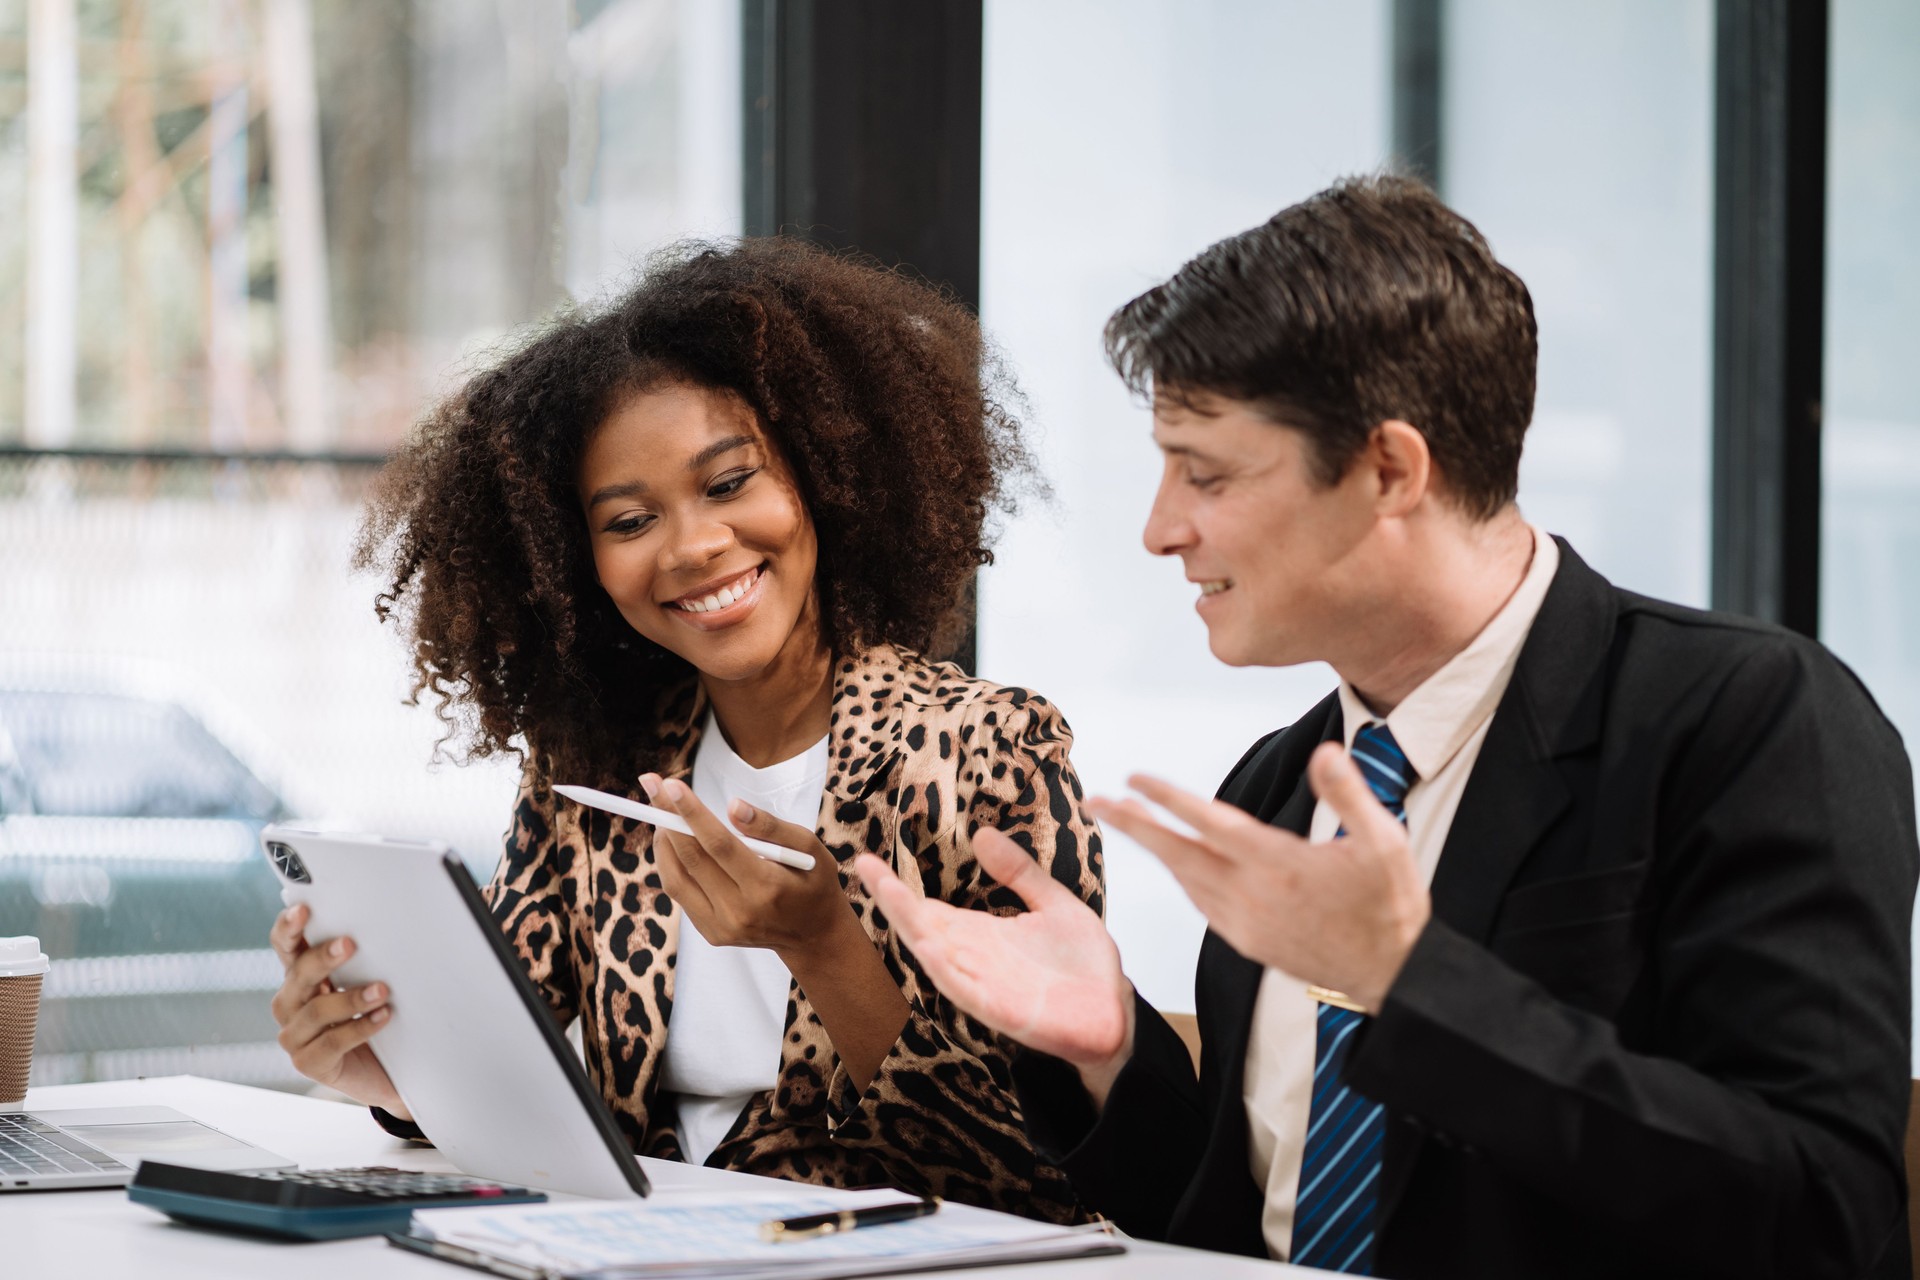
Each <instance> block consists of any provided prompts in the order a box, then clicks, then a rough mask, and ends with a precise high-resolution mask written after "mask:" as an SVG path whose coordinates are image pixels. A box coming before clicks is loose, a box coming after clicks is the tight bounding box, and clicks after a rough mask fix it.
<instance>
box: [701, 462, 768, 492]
mask: <svg viewBox="0 0 1920 1280" xmlns="http://www.w3.org/2000/svg"><path fill="white" fill-rule="evenodd" d="M754 470H758V468H755V469H754ZM753 476H754V471H752V470H749V471H735V472H733V473H731V474H729V475H724V476H722V477H720V479H718V480H716V481H714V482H713V484H712V486H711V487H709V488H708V490H707V496H708V497H709V498H731V497H732V496H733V495H734V494H736V493H738V492H740V490H741V488H742V487H743V486H744V485H745V484H746V483H747V481H749V480H751V479H753Z"/></svg>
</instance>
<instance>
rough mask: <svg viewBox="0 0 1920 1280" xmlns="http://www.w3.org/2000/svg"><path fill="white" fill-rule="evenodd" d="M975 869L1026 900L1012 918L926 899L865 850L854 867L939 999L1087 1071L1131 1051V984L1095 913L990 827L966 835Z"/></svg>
mask: <svg viewBox="0 0 1920 1280" xmlns="http://www.w3.org/2000/svg"><path fill="white" fill-rule="evenodd" d="M973 853H974V857H976V858H977V859H979V862H980V867H981V869H982V870H983V871H985V872H986V873H987V874H988V875H991V876H992V877H993V878H994V879H995V880H997V881H999V882H1000V883H1001V884H1003V885H1006V886H1007V887H1008V888H1009V889H1012V890H1013V891H1014V892H1015V893H1016V894H1018V895H1019V896H1020V900H1021V901H1022V902H1024V903H1026V904H1027V910H1026V911H1024V912H1022V913H1021V914H1019V915H1015V916H998V915H993V914H991V913H989V912H986V911H969V910H966V909H964V908H960V907H956V906H953V905H952V904H951V903H946V902H939V901H934V900H929V899H928V898H926V897H925V896H923V895H922V894H921V893H920V892H919V890H918V889H917V888H916V887H913V886H909V885H906V884H903V883H901V881H900V879H899V877H897V876H895V875H894V874H893V871H892V869H891V868H889V867H888V866H887V864H886V863H884V862H882V861H881V860H880V859H879V858H876V857H874V856H873V855H872V854H862V855H861V856H860V858H859V859H858V861H857V862H856V863H855V864H854V865H855V869H856V870H858V871H859V873H860V879H861V880H862V881H863V882H865V884H866V886H867V890H868V892H870V893H872V894H873V896H874V900H875V901H876V902H877V903H878V904H879V906H880V909H881V910H882V911H883V912H885V913H886V917H887V920H888V922H889V923H890V924H891V925H892V927H893V930H894V932H895V933H897V934H898V935H899V937H900V940H901V941H902V942H904V943H905V944H906V945H907V947H908V949H909V950H911V951H912V952H913V954H914V956H915V957H916V958H917V959H918V960H919V962H920V964H921V967H922V968H924V969H925V970H926V972H927V976H928V977H930V978H932V979H933V982H934V985H936V986H938V987H939V988H940V990H941V992H942V994H944V995H945V996H946V997H947V999H949V1000H951V1001H953V1003H954V1004H956V1005H958V1006H959V1007H960V1008H961V1009H964V1010H965V1011H966V1012H967V1013H969V1014H971V1015H972V1016H974V1017H975V1018H978V1019H979V1020H980V1021H982V1022H984V1023H986V1024H987V1025H988V1026H990V1027H992V1028H994V1029H995V1030H997V1031H999V1032H1001V1033H1002V1034H1004V1035H1007V1036H1010V1037H1012V1038H1013V1039H1015V1040H1017V1041H1019V1042H1020V1043H1021V1044H1023V1045H1026V1046H1027V1047H1028V1048H1030V1049H1037V1050H1039V1051H1040V1052H1042V1053H1050V1054H1052V1055H1054V1056H1055V1057H1058V1058H1064V1059H1065V1060H1067V1061H1068V1062H1071V1063H1073V1064H1074V1065H1075V1066H1077V1067H1079V1068H1080V1069H1081V1072H1082V1074H1083V1075H1088V1076H1089V1082H1090V1083H1091V1082H1092V1077H1094V1076H1100V1075H1106V1074H1108V1073H1109V1072H1110V1071H1117V1070H1118V1066H1119V1063H1121V1062H1124V1061H1125V1056H1126V1053H1127V1051H1128V1050H1129V1049H1130V1048H1131V1039H1132V1030H1133V1028H1132V1020H1133V988H1132V987H1131V986H1130V985H1129V984H1128V982H1127V979H1126V975H1125V974H1123V973H1121V971H1120V951H1119V949H1118V948H1117V947H1115V946H1114V944H1113V939H1112V937H1110V936H1109V935H1108V933H1107V929H1106V926H1105V925H1104V924H1102V923H1101V921H1100V917H1099V916H1098V915H1096V914H1094V912H1093V910H1092V909H1091V908H1090V907H1088V906H1087V904H1086V903H1084V902H1082V901H1081V900H1080V899H1079V898H1078V897H1076V896H1075V895H1074V894H1073V893H1072V892H1071V891H1069V890H1068V889H1067V888H1066V886H1064V885H1062V884H1059V883H1058V882H1056V881H1055V880H1053V879H1052V878H1051V877H1049V876H1048V875H1047V873H1046V872H1045V871H1042V870H1041V869H1040V865H1039V864H1038V863H1037V862H1035V861H1034V860H1033V857H1032V856H1031V855H1030V854H1028V853H1027V851H1026V850H1024V849H1022V848H1021V847H1020V846H1019V845H1017V844H1015V843H1014V842H1013V841H1012V840H1011V839H1009V838H1008V837H1007V836H1006V835H1004V834H1002V833H1001V832H999V831H995V830H993V829H991V828H985V827H983V828H981V829H979V830H977V831H975V832H974V833H973Z"/></svg>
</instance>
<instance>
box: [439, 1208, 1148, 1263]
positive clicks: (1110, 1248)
mask: <svg viewBox="0 0 1920 1280" xmlns="http://www.w3.org/2000/svg"><path fill="white" fill-rule="evenodd" d="M899 1199H900V1193H899V1192H897V1191H875V1192H859V1193H845V1192H840V1193H836V1192H831V1191H828V1192H813V1193H808V1192H799V1193H795V1194H791V1195H789V1194H779V1193H776V1194H772V1195H756V1196H742V1195H739V1194H738V1193H732V1194H728V1193H716V1194H710V1195H709V1194H690V1195H685V1196H676V1197H674V1198H672V1199H671V1200H667V1199H664V1198H663V1199H661V1200H656V1201H646V1202H641V1203H627V1202H624V1201H623V1202H617V1203H616V1202H604V1201H603V1202H587V1203H574V1204H548V1205H528V1206H525V1207H524V1208H499V1209H423V1210H420V1211H418V1212H416V1213H415V1214H414V1215H413V1231H412V1234H413V1235H414V1236H415V1237H416V1238H422V1239H426V1240H431V1241H432V1242H434V1243H435V1244H436V1245H441V1246H448V1247H449V1248H448V1249H447V1255H448V1256H455V1255H456V1254H457V1253H458V1252H465V1253H469V1254H476V1255H479V1256H480V1257H481V1258H484V1259H488V1260H491V1261H493V1262H496V1263H504V1264H507V1266H508V1267H510V1268H515V1269H520V1270H523V1271H524V1272H525V1273H530V1274H533V1275H539V1276H554V1277H570V1278H574V1277H578V1278H588V1277H594V1278H602V1277H603V1278H606V1280H616V1278H617V1280H628V1278H633V1280H638V1278H640V1277H647V1278H649V1280H672V1278H675V1277H687V1278H689V1280H692V1278H695V1277H706V1276H717V1275H726V1276H729V1277H736V1276H737V1277H761V1276H765V1277H775V1276H778V1277H780V1278H781V1280H823V1278H825V1277H835V1276H861V1275H878V1274H882V1273H884V1272H889V1271H905V1270H922V1269H931V1268H937V1267H950V1266H963V1265H970V1264H978V1263H981V1262H1001V1261H1005V1262H1013V1261H1026V1260H1039V1259H1042V1258H1051V1257H1083V1256H1086V1255H1089V1254H1094V1253H1117V1252H1121V1251H1122V1250H1121V1246H1120V1245H1119V1244H1118V1243H1117V1242H1116V1241H1115V1240H1114V1239H1113V1238H1112V1237H1111V1236H1110V1235H1108V1234H1107V1233H1105V1232H1103V1231H1100V1230H1098V1229H1095V1228H1087V1227H1060V1226H1055V1225H1053V1224H1051V1223H1045V1222H1032V1221H1029V1220H1028V1219H1025V1218H1016V1217H1013V1216H1011V1215H1009V1214H1004V1213H993V1212H990V1211H988V1210H985V1209H974V1208H970V1207H969V1206H966V1205H953V1204H949V1205H944V1206H942V1208H941V1210H940V1211H939V1212H938V1213H935V1214H932V1215H930V1216H928V1217H924V1218H916V1219H913V1220H911V1221H907V1222H895V1223H888V1224H886V1225H884V1226H874V1227H862V1228H861V1229H859V1230H857V1231H848V1232H844V1233H840V1234H836V1235H828V1236H821V1237H817V1238H814V1239H810V1240H802V1241H795V1242H792V1243H783V1244H772V1243H768V1242H766V1241H763V1240H761V1239H760V1224H761V1223H763V1222H767V1221H769V1220H771V1219H774V1218H797V1217H800V1216H802V1215H805V1214H813V1213H832V1212H837V1211H839V1210H843V1209H849V1208H860V1207H863V1206H865V1205H870V1204H890V1203H894V1202H896V1201H898V1200H899ZM461 1260H463V1261H469V1262H471V1261H473V1260H472V1259H461Z"/></svg>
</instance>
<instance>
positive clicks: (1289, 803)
mask: <svg viewBox="0 0 1920 1280" xmlns="http://www.w3.org/2000/svg"><path fill="white" fill-rule="evenodd" d="M1316 712H1317V713H1318V714H1321V715H1323V716H1325V721H1324V723H1323V725H1322V728H1321V731H1320V733H1319V735H1318V736H1317V737H1314V738H1312V739H1310V741H1309V743H1308V745H1307V746H1306V747H1305V748H1304V749H1303V750H1300V751H1299V752H1298V753H1297V757H1298V758H1297V759H1293V760H1282V761H1280V762H1279V763H1278V764H1277V766H1276V767H1274V769H1273V772H1272V774H1271V775H1270V776H1271V779H1272V780H1271V782H1270V783H1269V784H1268V785H1269V790H1268V791H1267V792H1266V793H1265V794H1264V795H1258V796H1255V795H1247V794H1240V793H1239V789H1238V788H1224V787H1223V788H1222V790H1221V798H1223V799H1229V798H1230V802H1231V803H1243V802H1244V803H1243V807H1245V808H1246V809H1248V810H1249V811H1250V812H1251V813H1253V815H1254V816H1255V817H1258V818H1263V819H1265V820H1266V821H1267V822H1268V823H1269V824H1271V825H1273V826H1276V827H1279V828H1281V829H1282V830H1285V831H1291V832H1293V833H1294V834H1295V835H1298V836H1304V835H1306V834H1307V830H1308V828H1309V827H1310V826H1311V825H1312V823H1313V806H1314V795H1313V788H1312V787H1311V786H1309V785H1308V783H1307V771H1306V761H1307V758H1308V757H1309V756H1310V755H1311V754H1312V750H1313V748H1314V747H1316V746H1318V745H1319V744H1320V743H1322V742H1330V741H1337V740H1339V738H1340V736H1341V718H1340V703H1339V700H1338V699H1337V698H1331V697H1330V698H1328V699H1327V700H1326V701H1325V702H1323V703H1322V704H1321V705H1320V707H1318V708H1316V709H1315V712H1309V713H1308V716H1307V717H1303V719H1305V718H1311V716H1312V715H1314V714H1316ZM1289 777H1290V778H1292V779H1293V786H1292V788H1291V790H1282V789H1281V788H1282V787H1284V786H1285V780H1286V779H1287V778H1289ZM1200 968H1201V972H1202V973H1203V974H1204V975H1205V978H1204V980H1203V981H1202V983H1201V984H1200V985H1201V987H1202V988H1203V989H1204V990H1205V991H1206V992H1207V993H1208V996H1209V999H1208V1001H1207V1004H1206V1005H1205V1006H1203V1008H1202V1010H1201V1012H1202V1017H1203V1022H1202V1026H1201V1036H1202V1039H1203V1040H1204V1041H1205V1042H1206V1044H1207V1054H1206V1056H1205V1058H1204V1059H1203V1061H1202V1063H1201V1069H1202V1074H1203V1075H1204V1074H1206V1073H1207V1072H1211V1071H1213V1070H1215V1069H1216V1064H1217V1068H1218V1071H1219V1075H1218V1077H1217V1080H1216V1082H1215V1088H1216V1089H1217V1093H1216V1094H1215V1098H1214V1102H1215V1117H1216V1120H1215V1124H1214V1133H1213V1145H1214V1146H1215V1148H1216V1149H1218V1147H1219V1144H1220V1143H1221V1141H1222V1140H1223V1139H1227V1140H1230V1142H1231V1143H1232V1144H1234V1149H1235V1150H1237V1152H1238V1154H1237V1155H1236V1156H1232V1157H1230V1160H1231V1162H1234V1167H1237V1168H1242V1169H1244V1168H1245V1167H1246V1139H1247V1113H1246V1107H1245V1106H1244V1104H1243V1103H1242V1101H1241V1092H1242V1090H1243V1088H1244V1086H1245V1082H1246V1072H1247V1045H1248V1043H1249V1042H1250V1040H1251V1038H1252V1035H1253V1010H1254V1005H1255V1003H1256V1002H1257V1001H1258V1000H1259V998H1260V979H1261V976H1262V975H1263V974H1265V972H1266V969H1265V968H1264V967H1263V966H1262V965H1260V964H1258V963H1257V962H1255V961H1252V960H1249V959H1247V958H1246V957H1245V956H1243V955H1241V954H1240V953H1239V952H1238V951H1235V950H1234V949H1233V948H1232V947H1230V946H1228V945H1227V943H1226V941H1225V940H1224V939H1222V938H1221V937H1220V936H1219V935H1217V934H1215V933H1214V932H1213V931H1212V930H1208V931H1207V935H1206V938H1205V939H1204V941H1203V942H1202V944H1201V953H1200ZM1216 1001H1217V1004H1216V1003H1215V1002H1216ZM1213 1027H1218V1028H1219V1035H1218V1039H1217V1040H1216V1039H1215V1038H1214V1037H1213V1036H1211V1035H1209V1034H1208V1032H1209V1031H1210V1029H1211V1028H1213ZM1215 1044H1218V1046H1219V1048H1218V1051H1217V1052H1216V1051H1215V1049H1214V1045H1215ZM1221 1158H1222V1159H1228V1157H1221ZM1214 1159H1215V1157H1214V1156H1213V1155H1211V1154H1210V1155H1209V1156H1208V1163H1209V1164H1211V1163H1212V1161H1213V1160H1214Z"/></svg>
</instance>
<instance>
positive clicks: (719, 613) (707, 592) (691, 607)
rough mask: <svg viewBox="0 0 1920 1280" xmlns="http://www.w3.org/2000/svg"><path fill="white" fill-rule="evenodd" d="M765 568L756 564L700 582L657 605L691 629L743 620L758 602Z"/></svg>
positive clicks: (709, 629)
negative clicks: (741, 571) (698, 584)
mask: <svg viewBox="0 0 1920 1280" xmlns="http://www.w3.org/2000/svg"><path fill="white" fill-rule="evenodd" d="M766 568H767V567H766V565H764V564H757V565H755V566H753V568H751V569H748V570H747V571H746V572H744V573H737V574H734V575H733V576H732V577H728V578H721V579H718V580H717V581H710V582H707V583H703V584H702V585H700V586H698V587H695V588H694V589H693V590H692V591H689V592H687V593H686V594H685V595H683V596H680V597H678V598H677V599H673V600H669V601H667V602H666V603H665V604H664V605H662V606H660V607H661V608H662V609H664V610H666V612H667V613H669V614H671V615H672V616H673V617H674V618H675V619H676V620H678V621H680V622H683V623H685V624H686V625H687V626H689V627H693V628H694V629H695V630H699V631H718V630H720V629H721V628H723V627H731V626H733V625H734V624H735V623H738V622H743V621H745V620H746V618H747V616H748V615H749V614H751V613H752V612H753V608H754V606H755V605H757V604H759V603H760V594H761V585H762V584H763V583H764V582H765V581H766V579H767V573H766Z"/></svg>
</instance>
